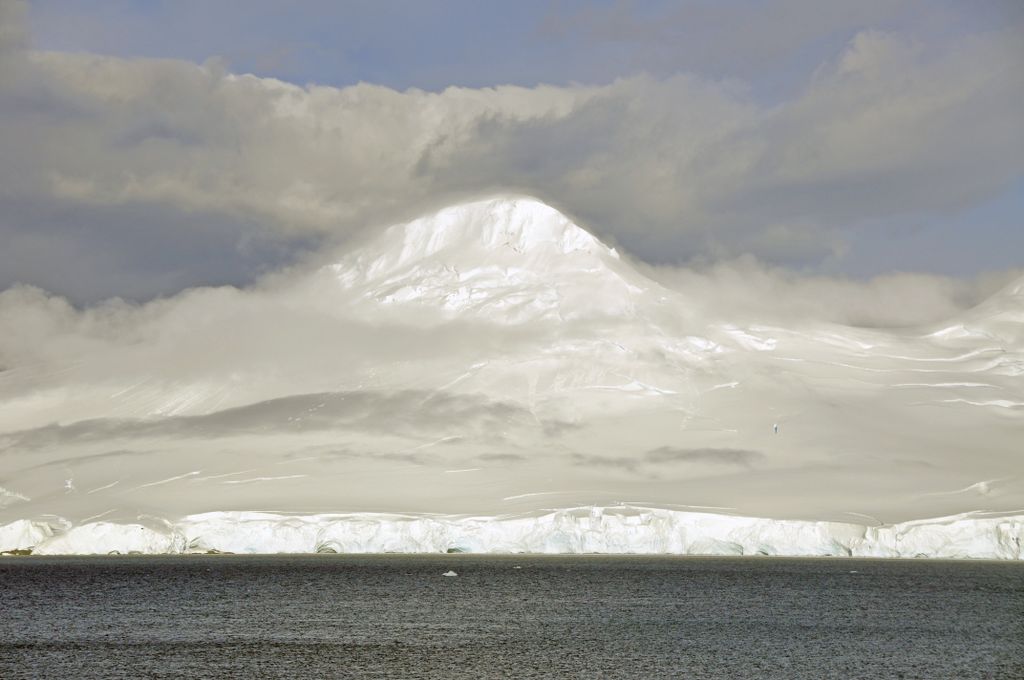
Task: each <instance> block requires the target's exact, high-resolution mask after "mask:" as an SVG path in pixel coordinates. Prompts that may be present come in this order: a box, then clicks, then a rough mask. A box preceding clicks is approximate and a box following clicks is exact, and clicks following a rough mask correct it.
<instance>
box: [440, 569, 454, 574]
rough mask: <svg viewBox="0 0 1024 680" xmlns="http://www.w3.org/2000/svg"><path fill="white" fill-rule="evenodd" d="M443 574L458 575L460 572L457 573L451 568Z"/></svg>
mask: <svg viewBox="0 0 1024 680" xmlns="http://www.w3.org/2000/svg"><path fill="white" fill-rule="evenodd" d="M441 576H458V574H456V573H455V572H454V571H452V570H451V569H449V570H448V571H446V572H444V573H443V574H441Z"/></svg>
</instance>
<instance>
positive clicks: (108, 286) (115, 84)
mask: <svg viewBox="0 0 1024 680" xmlns="http://www.w3.org/2000/svg"><path fill="white" fill-rule="evenodd" d="M13 23H15V22H12V21H11V20H7V21H5V22H4V25H5V26H10V25H12V24H13ZM4 31H5V32H4V35H18V33H17V31H14V30H13V29H9V28H7V29H4ZM1016 38H1017V34H1016V31H1015V30H1014V29H1013V28H1012V27H1011V28H1007V29H1005V30H1003V31H993V32H987V33H977V34H973V35H968V36H960V37H957V38H956V39H953V40H948V41H945V42H941V43H939V42H935V43H921V42H919V41H917V40H916V39H913V38H910V37H907V36H905V35H901V34H898V33H884V32H878V31H864V32H861V33H859V34H857V35H856V37H854V39H853V40H852V41H851V42H850V43H849V45H848V46H847V47H846V48H845V50H844V51H843V52H842V53H841V54H839V55H837V56H836V57H834V58H833V59H831V60H829V61H828V62H827V63H825V64H823V65H822V66H821V67H820V68H819V69H818V70H817V72H816V74H815V75H814V77H813V78H812V79H811V80H810V81H809V82H808V83H806V85H805V86H804V87H803V88H802V89H800V90H798V91H796V92H795V93H794V94H792V96H790V97H788V98H787V99H785V100H784V101H781V102H779V103H773V104H770V105H767V104H763V103H759V102H758V100H757V99H756V98H754V97H753V96H751V94H750V92H749V90H748V88H746V87H745V86H743V85H741V84H738V83H736V82H733V81H719V80H713V79H707V78H704V77H700V76H696V75H677V76H672V77H664V78H654V77H648V76H635V77H630V78H623V79H619V80H616V81H614V82H611V83H609V84H607V85H602V86H580V85H569V86H557V87H556V86H546V85H539V86H536V87H530V88H527V87H514V86H503V87H493V88H482V89H469V88H456V87H453V88H449V89H446V90H444V91H441V92H424V91H420V90H415V89H410V90H407V91H404V92H399V91H395V90H392V89H389V88H386V87H381V86H376V85H371V84H365V83H364V84H359V85H354V86H351V87H345V88H334V87H328V86H317V85H309V86H305V87H300V86H297V85H292V84H289V83H285V82H282V81H278V80H274V79H269V78H258V77H255V76H250V75H236V74H232V73H228V72H226V71H225V70H224V68H223V66H222V65H221V64H220V63H219V62H208V63H206V64H205V65H197V64H192V63H188V62H183V61H175V60H153V59H120V58H115V57H102V56H96V55H89V54H64V53H54V52H39V51H26V50H24V49H21V47H20V46H21V45H22V42H21V41H20V40H19V39H17V38H4V41H5V42H4V44H5V45H13V47H10V46H8V47H5V49H7V50H8V52H10V51H11V50H14V52H15V53H17V54H18V55H19V58H18V59H13V60H8V61H10V63H13V64H16V66H15V67H14V68H15V70H16V77H5V78H4V79H3V80H2V81H0V83H2V84H0V88H2V92H0V94H2V97H0V208H2V211H0V214H2V217H0V232H2V233H3V235H4V238H5V242H6V243H7V244H10V246H9V247H8V248H5V250H4V253H3V254H2V255H0V272H3V274H2V276H0V287H6V286H9V285H11V284H13V283H15V282H16V281H21V282H28V283H33V284H36V285H40V286H43V287H45V288H48V289H53V290H57V291H58V292H61V293H64V294H66V295H70V296H72V297H73V299H74V300H75V301H76V302H86V301H94V300H96V299H98V298H102V297H107V296H110V295H112V294H121V295H124V296H127V297H133V298H148V297H151V296H153V295H159V294H168V293H172V292H175V291H176V290H180V289H181V288H183V287H186V286H189V285H195V284H208V283H247V282H250V281H252V280H254V279H255V278H257V277H258V276H259V275H260V274H262V273H263V272H265V271H267V270H268V269H272V268H274V267H277V266H280V265H281V264H282V263H284V262H287V261H288V260H289V259H290V258H294V257H296V255H297V254H298V253H302V252H306V251H309V250H312V249H316V248H319V247H321V245H322V244H324V243H328V242H334V241H344V240H346V239H349V238H352V237H353V236H355V235H358V234H361V233H365V232H367V231H372V230H374V229H377V228H379V227H381V226H384V225H387V224H389V223H392V222H395V221H399V220H402V219H405V218H408V217H412V216H415V215H416V214H418V213H421V212H423V211H426V210H428V209H431V208H434V207H437V206H438V205H439V204H442V203H450V202H453V201H456V200H461V199H464V198H468V197H471V196H475V195H478V194H483V193H493V192H495V191H504V190H514V191H519V192H524V193H529V194H534V195H537V196H539V197H540V198H542V199H544V200H547V201H549V202H551V203H553V204H554V205H556V206H557V207H559V208H561V209H563V210H565V211H566V212H568V213H569V214H571V215H573V216H575V217H576V218H578V219H579V221H580V222H581V223H582V224H584V225H586V226H587V227H588V228H591V229H593V230H594V231H596V232H597V233H598V234H599V235H601V236H602V237H604V238H607V239H609V240H611V241H613V242H616V243H619V244H621V245H623V246H625V248H626V250H628V251H630V252H633V253H635V254H636V255H637V256H639V257H640V258H642V259H645V260H648V261H653V262H689V261H694V260H702V259H703V260H705V261H713V260H718V259H723V258H726V259H727V258H732V257H736V256H739V255H742V254H745V253H749V254H753V255H755V256H758V257H760V258H762V259H766V260H768V261H771V262H775V263H780V264H784V265H788V266H794V267H807V266H811V267H813V266H816V265H819V264H821V263H822V262H834V261H840V260H841V258H842V255H843V253H844V251H845V249H846V248H847V245H848V243H849V242H850V241H851V239H856V238H859V237H860V236H859V234H860V231H859V230H860V229H862V225H863V223H865V222H870V221H874V222H879V221H883V222H884V221H886V220H899V219H903V218H904V217H905V216H907V215H919V216H922V218H923V219H926V218H927V217H928V216H930V215H936V214H945V213H949V212H950V211H958V210H963V209H965V208H967V207H970V206H972V205H974V204H976V203H978V202H979V201H983V200H986V199H987V198H989V197H991V196H993V195H995V194H997V193H998V192H1000V191H1003V190H1005V189H1006V188H1007V187H1008V186H1010V184H1011V182H1013V181H1014V180H1015V178H1017V177H1019V176H1020V174H1021V172H1022V171H1024V165H1022V163H1024V162H1022V161H1021V159H1022V158H1024V134H1022V124H1021V122H1020V117H1019V115H1018V113H1019V111H1020V110H1021V109H1022V108H1024V70H1022V69H1020V68H1017V64H1019V63H1020V59H1019V58H1020V56H1021V55H1020V48H1019V44H1018V42H1019V41H1018V40H1017V39H1016ZM218 263H220V264H218ZM147 272H153V274H152V275H147Z"/></svg>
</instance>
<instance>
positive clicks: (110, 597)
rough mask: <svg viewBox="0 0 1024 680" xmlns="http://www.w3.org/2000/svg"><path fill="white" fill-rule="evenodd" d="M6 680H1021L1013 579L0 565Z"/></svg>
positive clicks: (978, 568)
mask: <svg viewBox="0 0 1024 680" xmlns="http://www.w3.org/2000/svg"><path fill="white" fill-rule="evenodd" d="M449 569H453V570H455V571H456V572H458V574H459V576H458V577H444V576H442V575H441V574H442V573H444V572H445V571H447V570H449ZM0 677H2V678H4V679H13V678H36V677H44V678H66V679H72V678H85V677H192V678H199V677H244V678H264V677H339V678H341V677H368V678H535V677H576V678H598V677H600V678H662V677H666V678H667V677H679V678H792V679H800V678H1024V565H1020V564H1007V563H994V562H945V561H886V560H854V559H841V560H831V559H776V558H745V559H737V558H728V559H726V558H723V559H719V558H669V557H598V556H580V557H524V556H516V557H493V556H477V555H449V556H444V555H437V556H399V555H375V556H339V555H318V556H302V557H296V556H280V557H242V556H189V557H184V556H176V557H170V556H169V557H102V558H84V557H82V558H43V557H8V558H3V559H0Z"/></svg>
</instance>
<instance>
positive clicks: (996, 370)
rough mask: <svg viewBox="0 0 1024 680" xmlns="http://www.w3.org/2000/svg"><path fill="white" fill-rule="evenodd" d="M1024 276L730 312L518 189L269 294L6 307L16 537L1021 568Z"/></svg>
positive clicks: (2, 451)
mask: <svg viewBox="0 0 1024 680" xmlns="http://www.w3.org/2000/svg"><path fill="white" fill-rule="evenodd" d="M1022 291H1024V282H1017V283H1015V284H1013V285H1011V286H1008V287H1007V288H1006V289H1005V290H1003V291H1001V292H1000V293H999V294H997V295H996V296H994V297H993V298H992V299H990V300H989V301H987V302H986V303H984V304H983V305H980V306H979V307H977V308H976V309H974V310H971V311H970V312H968V313H966V314H964V315H963V316H962V317H961V318H956V319H950V320H948V321H947V322H946V323H944V324H941V325H937V326H934V327H930V328H921V329H915V330H907V329H901V330H887V329H865V328H852V327H845V326H839V325H835V324H825V323H818V322H813V323H812V322H802V323H799V324H793V323H791V324H787V325H786V326H784V327H783V326H771V325H764V324H760V325H759V324H752V323H745V322H744V320H743V319H734V318H727V319H723V318H717V317H712V316H709V315H708V314H706V313H705V314H699V313H698V312H696V311H695V310H696V309H699V308H700V306H699V305H695V304H692V301H691V300H688V299H687V298H686V297H685V296H684V295H683V294H681V293H680V292H677V291H674V290H670V289H667V288H665V287H664V286H662V285H660V284H659V283H657V282H655V281H653V280H651V279H649V278H647V277H646V276H644V275H643V274H641V273H640V272H639V271H637V270H636V269H635V268H634V267H633V266H632V265H631V264H630V263H629V262H628V260H627V259H625V258H623V257H620V255H619V254H618V253H617V252H615V251H614V250H613V249H611V248H608V247H607V246H605V245H604V244H602V243H601V242H600V241H599V240H598V239H596V238H595V237H594V236H593V235H591V234H590V233H588V232H586V231H585V230H583V229H582V228H580V227H579V226H577V225H575V224H573V223H572V222H571V221H570V220H569V219H568V218H566V217H565V216H564V215H562V214H560V213H558V212H557V211H556V210H554V209H553V208H551V207H549V206H546V205H544V204H542V203H540V202H538V201H536V200H533V199H529V198H522V197H500V198H496V199H490V200H485V201H477V202H473V203H468V204H464V205H459V206H453V207H450V208H446V209H444V210H442V211H440V212H438V213H436V214H434V215H430V216H426V217H423V218H421V219H417V220H414V221H412V222H410V223H407V224H400V225H395V226H393V227H391V228H390V229H388V230H386V231H384V232H381V233H380V234H379V235H378V236H377V237H376V238H375V239H373V240H370V241H368V242H367V243H364V244H362V245H361V246H360V247H358V248H355V249H353V250H350V251H349V252H345V253H342V254H341V255H339V256H338V257H337V258H335V259H334V261H333V263H332V264H330V265H327V266H324V267H320V268H318V269H316V270H315V271H311V272H308V273H306V274H303V275H301V276H295V275H293V276H290V277H282V278H279V279H270V280H269V281H268V282H267V283H266V284H264V285H262V286H259V287H256V288H254V289H252V290H246V291H238V290H234V289H227V288H225V289H204V290H195V291H187V292H185V293H183V294H181V295H180V296H178V297H177V298H174V299H172V300H165V301H157V302H154V303H151V304H150V305H147V306H145V307H142V308H139V309H133V310H129V311H125V312H118V311H117V310H114V311H111V310H97V311H94V312H81V313H77V312H73V310H65V309H63V308H61V307H60V304H59V303H58V302H55V301H53V300H52V299H48V298H44V297H42V296H37V297H36V298H31V299H30V300H28V302H26V301H23V300H19V302H20V306H18V307H14V306H13V305H8V306H7V307H5V306H4V304H3V298H2V296H0V326H2V327H3V330H4V331H5V338H8V339H6V340H0V363H2V364H3V365H4V366H5V367H6V368H7V370H4V371H2V372H0V550H5V549H13V548H24V547H28V546H29V545H32V546H35V548H36V550H37V551H39V552H47V551H49V552H109V550H108V549H107V548H109V549H110V550H117V551H120V552H128V551H141V552H153V551H157V552H160V551H166V552H181V551H184V550H189V549H193V548H195V549H216V550H232V551H238V550H245V551H252V550H265V551H270V552H276V551H278V550H281V549H291V548H288V546H292V548H294V549H295V550H299V551H310V550H315V549H317V547H318V546H320V547H322V545H324V541H326V540H327V539H326V538H324V537H325V536H328V535H329V536H333V537H335V538H331V539H330V540H336V541H337V547H336V549H345V550H348V549H352V550H363V549H376V548H381V547H386V549H389V550H390V549H396V550H405V549H408V550H424V549H430V550H434V549H448V548H450V547H463V548H472V549H474V550H484V551H494V550H506V549H507V550H529V551H541V552H544V551H551V550H555V549H562V548H564V549H565V550H570V551H590V550H602V551H605V550H606V551H612V552H631V551H648V550H650V551H654V552H701V551H710V552H719V551H726V552H742V553H744V554H746V553H751V552H758V551H762V547H763V548H764V550H763V551H767V552H770V553H772V554H825V553H828V554H869V553H870V554H880V555H883V554H884V555H904V556H905V555H910V554H914V555H916V554H919V553H920V554H932V555H947V556H949V555H957V556H977V557H983V556H986V557H990V556H998V557H1019V554H1020V553H1019V549H1018V548H1017V547H1016V544H1015V543H1014V542H1013V541H1014V540H1015V539H1016V538H1017V537H1019V527H1020V521H1021V520H1020V517H1021V513H1022V509H1024V475H1022V474H1021V470H1022V466H1021V456H1022V455H1024V449H1022V446H1024V444H1022V443H1024V379H1022V376H1024V334H1022V332H1021V328H1022V327H1024V303H1022V297H1024V294H1022ZM2 295H11V293H5V294H2ZM12 309H15V310H23V309H30V310H31V312H30V313H26V312H19V314H20V316H15V315H14V312H12V311H10V310H12ZM32 328H45V329H47V330H46V332H45V333H44V334H42V335H40V336H39V337H41V338H44V339H43V340H39V341H37V342H33V343H23V344H22V345H16V344H12V343H13V341H11V340H9V338H12V337H14V338H16V337H17V334H18V333H21V332H28V330H31V329H32ZM26 329H28V330H26ZM5 343H6V344H5ZM11 347H13V348H15V349H7V350H5V348H11ZM15 350H17V351H15ZM5 352H6V353H5ZM776 425H777V426H778V432H777V433H776V431H775V426H776ZM581 507H582V508H608V509H609V510H594V512H595V513H597V515H596V517H598V518H599V519H597V520H595V519H594V517H593V516H591V515H590V514H589V511H585V512H584V513H583V515H584V517H582V518H581V517H577V514H578V513H577V511H570V510H567V508H581ZM253 512H264V513H268V514H267V515H265V516H264V515H260V516H259V517H261V518H262V519H260V521H261V522H263V524H252V522H254V521H255V520H254V519H253V517H256V515H252V514H251V513H253ZM708 512H715V513H718V514H717V515H714V516H712V515H708V514H707V513H708ZM239 513H250V514H239ZM339 513H344V514H343V515H340V514H339ZM702 513H703V514H702ZM979 513H980V514H979ZM197 517H201V518H204V519H202V520H199V519H196V518H197ZM638 517H639V518H642V519H637V518H638ZM716 517H717V518H718V519H715V518H716ZM937 517H938V518H942V517H946V518H948V517H955V518H959V519H956V520H934V521H931V520H928V518H937ZM743 518H761V519H743ZM918 520H928V522H929V523H927V524H926V525H918V524H913V522H915V521H918ZM907 522H911V524H907ZM214 525H216V526H215V528H214ZM253 527H263V528H261V529H259V531H256V533H255V534H252V531H255V529H253ZM368 527H369V528H368ZM695 527H696V528H695ZM708 527H711V528H708ZM879 527H881V528H879ZM924 527H927V528H924ZM251 530H252V531H251ZM339 532H340V533H339ZM345 532H351V535H352V536H357V537H358V536H362V537H363V538H351V540H349V539H345V540H342V539H341V538H337V537H338V536H340V535H342V534H345ZM467 532H468V533H467ZM737 532H739V533H737ZM1015 532H1016V533H1015ZM250 534H251V535H252V536H254V538H252V539H251V540H250V539H249V538H246V537H247V536H250ZM740 534H742V535H743V536H744V537H745V538H743V540H739V539H737V536H739V535H740ZM346 535H347V534H346ZM281 536H291V537H292V538H287V539H284V538H281ZM459 536H468V537H470V538H466V539H465V540H464V541H463V542H466V545H457V546H453V545H452V541H455V542H456V543H458V542H459V541H462V540H463V539H458V537H459ZM808 536H814V537H815V538H813V539H809V538H807V537H808ZM759 537H760V538H759ZM896 537H899V539H898V540H899V541H900V547H898V548H897V547H894V546H895V545H896V544H895V542H894V541H896V540H897V538H896ZM910 537H913V538H910ZM456 539H458V540H456ZM403 541H405V543H403ZM904 541H906V542H905V543H904ZM190 546H192V547H190ZM196 546H198V547H196ZM282 546H283V547H282ZM387 546H390V547H387ZM552 546H562V548H556V547H552ZM736 546H739V547H738V548H737V547H736ZM758 546H761V547H758ZM950 546H953V547H950Z"/></svg>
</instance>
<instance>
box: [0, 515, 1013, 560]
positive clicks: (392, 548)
mask: <svg viewBox="0 0 1024 680" xmlns="http://www.w3.org/2000/svg"><path fill="white" fill-rule="evenodd" d="M1022 539H1024V515H1017V516H1008V517H978V516H958V517H947V518H940V519H934V520H925V521H916V522H904V523H901V524H896V525H888V526H864V525H860V524H852V523H842V522H812V521H797V520H773V519H765V518H752V517H734V516H729V515H718V514H710V513H694V512H680V511H675V510H666V509H656V508H639V507H615V508H575V509H568V510H560V511H555V512H549V513H544V514H539V515H531V516H521V517H442V516H413V515H406V516H396V515H385V514H369V513H363V514H349V515H311V516H283V515H276V514H270V513H248V512H218V513H206V514H201V515H194V516H190V517H185V518H183V519H182V520H180V521H178V522H175V523H168V524H166V525H164V526H160V527H158V528H153V527H151V526H150V527H147V526H143V525H141V524H114V523H109V522H92V523H87V524H82V525H79V526H72V527H70V528H66V529H60V528H55V527H53V526H51V525H49V524H47V523H45V522H27V521H19V522H14V523H11V524H8V525H5V526H0V550H4V551H11V550H16V549H22V550H25V549H30V550H31V551H32V552H33V554H38V555H60V554H110V553H119V554H179V553H205V552H228V553H248V554H254V553H264V554H265V553H325V552H327V553H444V552H472V553H541V554H544V553H560V554H585V553H605V554H672V555H779V556H837V557H936V558H975V559H999V560H1020V559H1022V558H1024V551H1022V545H1021V542H1022Z"/></svg>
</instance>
